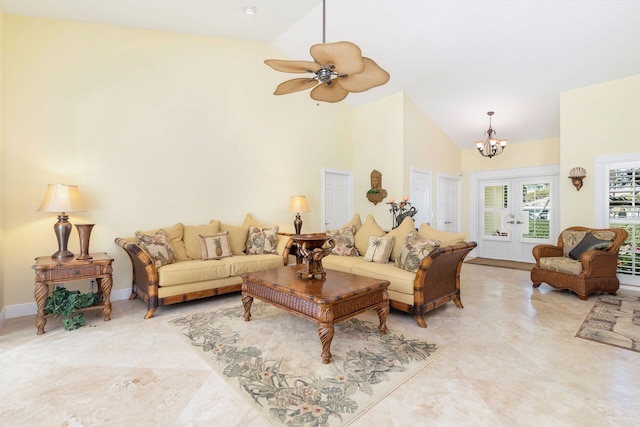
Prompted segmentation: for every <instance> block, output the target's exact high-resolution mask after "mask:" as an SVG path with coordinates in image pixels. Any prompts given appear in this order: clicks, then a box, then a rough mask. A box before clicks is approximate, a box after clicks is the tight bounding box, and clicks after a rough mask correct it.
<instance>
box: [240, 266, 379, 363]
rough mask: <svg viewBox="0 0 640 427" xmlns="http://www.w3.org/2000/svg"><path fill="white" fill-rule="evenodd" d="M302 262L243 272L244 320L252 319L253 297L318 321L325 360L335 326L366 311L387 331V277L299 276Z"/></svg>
mask: <svg viewBox="0 0 640 427" xmlns="http://www.w3.org/2000/svg"><path fill="white" fill-rule="evenodd" d="M301 269H303V266H302V265H291V266H288V267H280V268H274V269H270V270H263V271H258V272H255V273H245V274H243V275H242V304H243V305H244V320H245V321H249V320H251V304H252V303H253V299H254V298H258V299H259V300H261V301H264V302H266V303H269V304H271V305H273V306H275V307H278V308H282V309H284V310H286V311H288V312H290V313H293V314H295V315H298V316H300V317H303V318H305V319H307V320H311V321H316V322H318V335H319V337H320V342H321V343H322V354H321V357H322V363H330V361H331V350H330V349H331V341H332V340H333V335H334V325H335V323H337V322H340V321H342V320H346V319H349V318H351V317H353V316H355V315H357V314H360V313H362V312H364V311H367V310H376V311H377V312H378V318H379V319H380V326H379V328H378V329H379V330H380V334H385V333H386V332H387V315H388V314H389V294H388V292H387V288H388V287H389V282H388V281H386V280H379V279H373V278H369V277H364V276H356V275H355V274H350V273H343V272H340V271H334V270H329V271H327V274H326V278H325V279H306V278H300V277H298V272H299V271H300V270H301Z"/></svg>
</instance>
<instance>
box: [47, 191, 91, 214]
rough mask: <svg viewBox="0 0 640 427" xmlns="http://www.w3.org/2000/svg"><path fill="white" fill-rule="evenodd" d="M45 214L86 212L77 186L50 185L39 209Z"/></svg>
mask: <svg viewBox="0 0 640 427" xmlns="http://www.w3.org/2000/svg"><path fill="white" fill-rule="evenodd" d="M37 210H38V211H43V212H63V213H65V212H84V211H85V208H84V205H83V204H82V200H80V193H78V186H77V185H66V184H49V186H48V187H47V193H46V194H45V195H44V200H43V201H42V204H41V205H40V207H39V208H38V209H37Z"/></svg>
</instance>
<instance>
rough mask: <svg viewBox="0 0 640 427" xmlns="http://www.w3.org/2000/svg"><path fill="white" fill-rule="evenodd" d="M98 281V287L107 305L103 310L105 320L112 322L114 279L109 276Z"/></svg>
mask: <svg viewBox="0 0 640 427" xmlns="http://www.w3.org/2000/svg"><path fill="white" fill-rule="evenodd" d="M96 280H97V281H98V286H99V287H100V292H101V293H102V302H103V303H104V305H105V306H104V309H102V314H103V316H104V320H105V321H107V320H111V288H112V287H113V279H112V278H111V276H107V277H102V278H98V279H96Z"/></svg>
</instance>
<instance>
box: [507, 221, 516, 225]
mask: <svg viewBox="0 0 640 427" xmlns="http://www.w3.org/2000/svg"><path fill="white" fill-rule="evenodd" d="M507 224H515V222H514V221H507Z"/></svg>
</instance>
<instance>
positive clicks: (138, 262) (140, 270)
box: [115, 237, 158, 319]
mask: <svg viewBox="0 0 640 427" xmlns="http://www.w3.org/2000/svg"><path fill="white" fill-rule="evenodd" d="M115 242H116V244H117V245H118V246H120V247H121V248H122V249H124V251H125V252H126V253H127V255H129V259H130V260H131V267H132V270H133V275H132V278H131V296H130V297H129V299H134V298H135V297H136V295H139V296H140V297H141V298H142V299H143V300H144V301H145V302H146V303H147V305H148V307H149V308H148V310H147V314H146V315H145V316H144V317H145V319H149V318H151V317H153V314H154V313H155V311H156V309H157V308H158V271H157V270H156V267H155V265H154V264H153V261H152V260H151V257H149V255H148V254H147V253H146V252H145V251H144V250H142V248H141V247H140V246H138V245H136V244H135V243H132V242H130V241H128V240H126V239H122V238H120V237H117V238H116V239H115Z"/></svg>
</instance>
